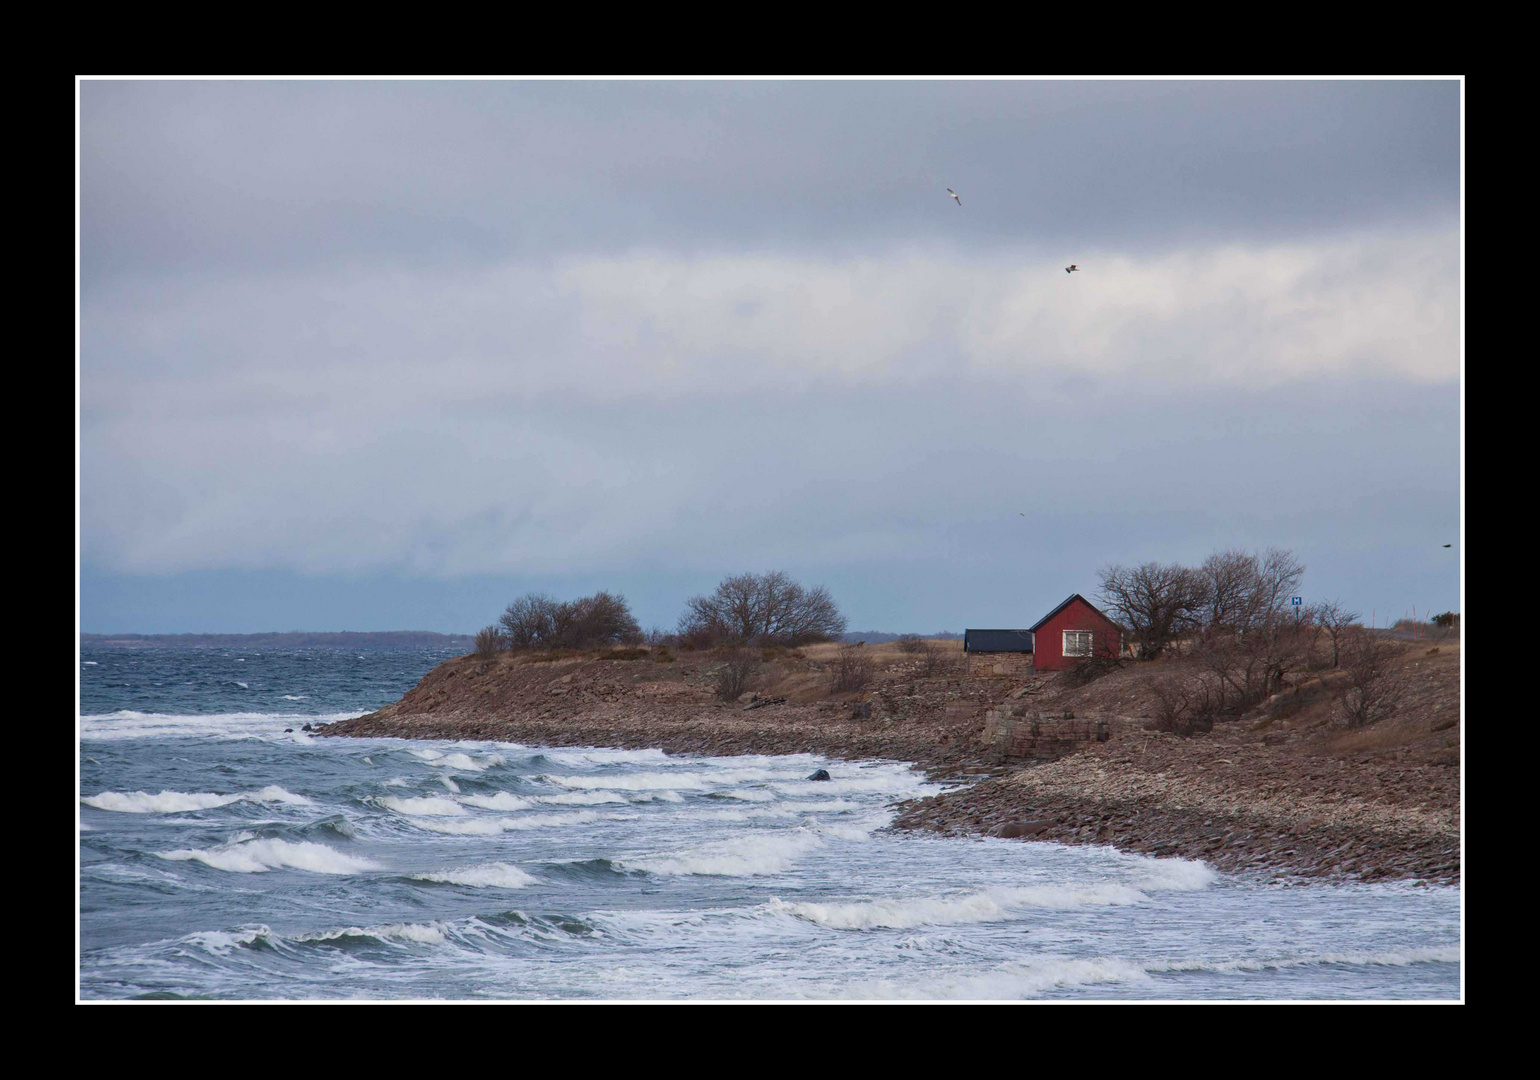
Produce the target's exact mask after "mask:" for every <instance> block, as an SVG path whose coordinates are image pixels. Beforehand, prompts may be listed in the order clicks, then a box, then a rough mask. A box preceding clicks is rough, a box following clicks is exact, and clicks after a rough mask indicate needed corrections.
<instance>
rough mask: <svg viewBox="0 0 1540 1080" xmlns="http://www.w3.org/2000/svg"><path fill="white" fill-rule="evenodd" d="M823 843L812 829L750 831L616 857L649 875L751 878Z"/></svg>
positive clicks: (784, 866)
mask: <svg viewBox="0 0 1540 1080" xmlns="http://www.w3.org/2000/svg"><path fill="white" fill-rule="evenodd" d="M822 846H823V839H822V837H820V836H818V835H817V834H816V833H811V832H800V831H799V832H794V833H789V834H779V835H777V834H770V835H760V834H751V835H748V836H737V837H733V838H731V839H729V840H720V841H717V842H715V843H711V844H705V845H702V846H700V847H697V848H689V849H686V850H684V851H680V852H675V853H672V854H658V855H649V856H644V857H642V858H639V859H617V860H616V865H617V866H619V867H621V868H622V869H626V870H644V871H646V872H647V873H649V874H663V875H690V874H700V875H706V876H712V877H752V876H754V875H758V874H778V873H781V872H782V871H784V870H787V869H789V868H790V867H791V866H792V865H793V864H794V863H796V861H797V860H798V859H800V858H801V857H802V856H803V855H806V854H807V853H808V852H810V851H812V850H814V849H815V848H819V847H822Z"/></svg>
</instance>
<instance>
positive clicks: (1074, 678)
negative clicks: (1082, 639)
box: [1064, 653, 1123, 687]
mask: <svg viewBox="0 0 1540 1080" xmlns="http://www.w3.org/2000/svg"><path fill="white" fill-rule="evenodd" d="M1122 666H1123V661H1122V660H1121V659H1120V658H1119V657H1117V656H1109V655H1107V654H1105V653H1096V654H1094V655H1091V656H1088V657H1086V658H1085V659H1083V660H1080V661H1077V662H1076V663H1075V665H1074V666H1073V667H1069V668H1066V669H1065V670H1064V681H1065V682H1066V683H1067V684H1068V685H1070V686H1077V687H1078V686H1086V685H1088V684H1090V683H1093V682H1095V681H1096V680H1097V679H1099V678H1101V677H1102V676H1103V675H1109V674H1111V673H1112V672H1114V671H1116V670H1117V669H1118V668H1120V667H1122Z"/></svg>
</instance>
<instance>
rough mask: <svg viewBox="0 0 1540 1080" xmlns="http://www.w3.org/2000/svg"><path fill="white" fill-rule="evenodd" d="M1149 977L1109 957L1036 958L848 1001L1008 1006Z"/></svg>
mask: <svg viewBox="0 0 1540 1080" xmlns="http://www.w3.org/2000/svg"><path fill="white" fill-rule="evenodd" d="M1150 981H1151V980H1150V976H1149V975H1148V974H1147V973H1146V972H1145V971H1144V969H1143V968H1141V967H1140V966H1138V965H1137V964H1132V963H1129V962H1128V961H1126V960H1120V959H1116V958H1113V957H1102V956H1098V957H1091V958H1088V959H1071V958H1068V957H1053V956H1044V957H1035V958H1033V959H1032V960H1026V961H1013V962H1011V963H1006V964H1001V965H1000V966H999V967H998V968H996V969H995V970H994V971H989V972H984V973H981V974H978V975H952V976H943V977H941V978H939V979H933V980H927V981H926V982H923V983H918V984H910V985H900V984H896V983H893V982H891V981H883V982H878V983H874V984H870V985H868V986H864V987H855V988H852V990H851V991H850V993H851V995H852V996H860V997H875V998H958V999H962V1000H968V1001H1012V1000H1017V999H1020V998H1030V997H1040V996H1041V995H1043V994H1045V993H1048V992H1049V991H1051V990H1056V989H1059V988H1062V987H1078V986H1096V985H1101V984H1117V983H1124V984H1128V983H1132V984H1140V983H1148V982H1150Z"/></svg>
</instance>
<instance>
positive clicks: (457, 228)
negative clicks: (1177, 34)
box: [80, 82, 1460, 629]
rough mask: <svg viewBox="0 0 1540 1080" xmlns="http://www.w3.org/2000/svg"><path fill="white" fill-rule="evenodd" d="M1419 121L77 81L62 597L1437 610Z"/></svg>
mask: <svg viewBox="0 0 1540 1080" xmlns="http://www.w3.org/2000/svg"><path fill="white" fill-rule="evenodd" d="M1458 103H1459V97H1458V84H1454V83H1448V82H1442V83H1405V82H1399V83H1398V82H1368V83H1344V82H1326V83H1310V82H1289V83H1264V82H1244V83H1235V84H1219V83H1176V82H1161V83H1121V82H1088V83H934V82H932V83H865V82H850V83H835V84H830V83H773V84H763V83H728V84H717V83H689V84H674V83H623V84H615V83H611V84H589V83H496V84H483V83H385V84H376V83H356V82H338V83H324V84H314V83H257V82H242V83H192V82H183V83H153V82H138V83H108V82H87V83H85V84H83V85H82V89H81V139H82V146H81V153H82V166H81V229H82V240H81V259H82V268H83V269H82V280H83V285H82V293H81V340H82V345H81V360H80V370H81V442H80V451H81V550H82V562H83V565H84V566H85V567H86V568H87V569H88V571H89V575H88V578H89V580H90V581H91V582H92V583H93V585H92V589H93V590H94V595H96V596H98V597H99V598H102V599H89V598H86V597H84V596H83V607H82V618H83V619H85V617H86V615H87V614H88V613H89V614H90V615H91V617H93V618H96V619H99V620H102V623H101V624H102V625H104V626H105V625H107V624H109V623H111V624H112V625H113V626H114V628H116V629H133V628H148V627H147V626H140V627H135V626H133V625H132V615H133V611H134V610H136V607H137V609H138V610H144V611H148V610H149V608H147V607H146V606H145V605H146V604H147V603H148V601H147V600H146V597H148V596H150V595H152V594H153V593H154V588H153V587H152V586H148V585H146V586H144V587H143V588H140V587H139V586H136V585H133V584H132V583H133V582H135V581H154V580H161V581H165V582H175V581H184V582H191V581H198V582H213V583H214V584H212V585H209V586H208V587H207V588H204V587H203V586H201V585H200V586H199V587H198V588H197V589H194V588H192V587H191V586H190V585H189V586H187V587H186V588H184V589H181V590H180V591H178V590H172V591H173V592H175V593H176V595H178V596H180V597H183V599H182V600H181V601H179V602H180V603H183V604H185V605H186V607H187V610H188V611H189V612H197V613H199V617H200V618H214V617H216V616H211V615H209V614H208V613H209V612H210V611H211V610H217V608H218V605H219V603H221V602H222V601H221V600H220V599H219V598H220V597H221V596H222V597H223V602H225V603H228V604H231V605H235V606H239V604H238V603H237V600H238V598H239V596H241V595H245V594H242V592H241V590H243V589H255V590H257V591H261V589H266V588H270V587H272V586H271V581H273V580H278V579H273V578H272V577H271V575H274V574H276V575H279V576H280V578H281V579H282V575H291V576H293V575H298V577H297V578H295V580H299V579H305V580H313V581H316V582H323V583H329V584H327V585H326V586H325V587H324V588H322V587H317V588H315V589H313V590H310V592H309V595H313V596H322V595H325V596H330V597H333V598H342V597H349V596H351V597H352V599H351V600H346V599H337V600H336V602H337V603H348V604H353V605H354V607H353V608H352V609H351V610H354V611H355V612H358V613H359V618H361V619H370V618H387V616H386V615H384V614H380V612H382V611H388V610H389V609H382V608H380V607H379V606H378V603H377V602H376V601H374V600H369V601H364V600H361V599H360V596H361V594H360V593H358V592H356V591H355V592H349V589H348V587H345V586H344V585H343V584H341V583H344V582H346V581H369V582H374V583H375V585H373V586H371V588H373V589H374V590H375V591H376V592H377V591H378V589H380V588H388V587H390V586H389V584H388V583H390V582H395V583H396V584H397V585H398V586H400V588H401V589H402V595H403V596H407V595H411V596H414V597H417V598H418V599H417V600H414V601H413V603H414V604H417V605H418V607H417V608H413V609H412V610H422V611H426V610H428V608H425V607H423V606H422V605H423V604H424V603H426V601H423V600H421V598H422V597H423V596H426V595H428V594H427V593H424V592H423V591H422V589H421V588H420V587H419V586H418V585H416V584H411V583H413V582H421V581H433V582H438V583H439V585H438V586H437V587H439V588H440V589H442V590H444V591H445V593H446V595H448V594H452V595H455V596H457V597H461V598H463V599H462V600H457V601H456V603H457V604H459V605H460V606H459V607H456V608H455V610H456V611H458V612H460V613H461V614H460V615H458V616H456V617H458V618H461V619H463V620H464V621H463V622H461V623H460V624H459V625H458V626H454V625H449V626H444V625H442V624H440V628H444V629H456V628H458V629H464V628H467V627H470V626H473V625H479V624H480V623H481V622H484V621H486V620H487V619H488V618H490V617H491V615H493V614H495V611H496V609H497V608H498V607H500V602H499V603H494V604H493V605H492V608H491V610H490V611H487V612H483V611H481V609H480V608H477V607H476V606H475V605H476V604H477V603H480V601H479V600H472V599H470V598H469V597H470V596H471V594H470V593H467V592H465V591H464V589H463V587H462V586H463V583H464V582H468V581H478V582H480V581H488V580H495V581H497V582H500V583H503V584H504V585H505V586H506V587H507V588H515V587H520V586H523V585H525V584H530V583H537V584H541V585H542V586H550V587H553V588H555V587H560V586H563V585H566V586H570V587H573V588H578V587H590V586H591V587H601V586H605V587H607V586H618V587H622V588H624V589H626V590H627V591H629V592H630V593H631V594H633V595H634V596H639V597H643V598H644V600H643V603H644V605H645V609H646V610H645V611H644V616H645V617H644V621H658V622H665V623H667V622H672V618H673V614H674V613H673V612H671V611H670V610H669V607H670V604H671V603H673V602H674V601H670V600H669V599H668V598H667V597H668V596H669V595H671V590H676V589H679V588H683V587H686V586H688V587H691V588H695V587H697V586H696V585H695V584H692V583H696V582H700V583H701V585H700V586H699V587H704V585H705V584H709V581H710V580H712V579H713V575H717V574H720V573H723V572H729V571H733V570H741V569H748V568H767V567H770V566H785V567H788V568H790V569H793V570H797V571H799V572H803V573H806V574H809V575H816V576H819V577H820V578H821V579H823V580H827V581H828V582H829V583H830V584H831V585H833V586H838V587H839V588H842V589H844V590H845V597H844V599H845V602H846V606H847V608H849V609H851V612H852V615H853V617H854V618H855V619H856V621H857V622H860V623H863V624H881V625H890V626H894V627H899V628H934V627H935V626H940V625H961V624H962V623H963V622H966V621H974V615H975V613H976V614H977V615H978V617H979V618H983V617H984V615H985V614H986V612H992V611H993V609H992V608H991V607H990V605H992V604H996V605H1005V609H1004V610H1002V611H1000V612H998V613H991V614H989V618H987V619H984V621H991V620H992V621H1005V622H1010V621H1013V620H1012V619H1011V618H1009V617H1008V615H1009V612H1010V611H1013V610H1016V609H1017V608H1016V606H1015V605H1017V604H1018V603H1028V602H1029V601H1035V598H1036V597H1038V596H1039V594H1042V595H1043V596H1045V597H1047V599H1046V600H1045V601H1044V602H1045V603H1051V602H1053V601H1056V600H1057V599H1060V598H1062V595H1063V593H1065V592H1068V591H1071V590H1072V589H1074V590H1081V591H1084V590H1086V589H1088V588H1090V587H1091V586H1092V585H1093V584H1094V579H1093V577H1092V575H1093V574H1094V570H1095V567H1096V566H1097V565H1100V563H1101V562H1105V561H1108V560H1111V559H1134V558H1163V559H1165V558H1201V557H1202V555H1203V554H1205V553H1206V552H1207V550H1209V549H1211V548H1212V547H1214V546H1218V545H1221V544H1229V543H1241V544H1252V545H1262V544H1268V543H1286V544H1290V545H1293V546H1295V547H1296V548H1297V549H1299V550H1300V551H1301V552H1302V553H1303V554H1304V556H1305V558H1306V561H1307V562H1311V563H1312V567H1313V570H1312V573H1319V574H1320V575H1321V576H1320V577H1319V578H1317V579H1315V580H1316V585H1315V586H1313V587H1319V588H1321V589H1325V590H1328V591H1330V592H1332V593H1334V594H1336V593H1346V594H1347V595H1348V596H1349V598H1350V599H1353V598H1354V596H1355V595H1356V594H1355V593H1354V591H1353V590H1359V591H1361V592H1362V593H1363V595H1365V596H1380V595H1381V594H1384V595H1385V596H1386V602H1387V603H1390V602H1394V597H1392V596H1390V595H1389V594H1390V593H1391V592H1392V591H1393V590H1394V589H1395V588H1397V587H1400V588H1404V589H1405V590H1407V591H1409V592H1415V593H1419V594H1420V595H1421V599H1418V601H1417V602H1419V604H1425V603H1430V602H1437V603H1440V604H1442V605H1443V606H1453V605H1454V604H1455V603H1457V600H1458V578H1457V576H1455V575H1454V574H1453V572H1452V568H1451V565H1450V564H1449V563H1448V560H1445V561H1444V562H1438V563H1427V562H1426V561H1425V559H1424V556H1423V552H1424V548H1425V547H1426V546H1427V545H1429V544H1432V543H1442V542H1448V541H1449V540H1450V539H1451V538H1452V537H1451V536H1450V534H1451V533H1452V532H1453V531H1454V530H1455V529H1456V528H1457V527H1458V515H1459V504H1458V499H1459V490H1460V488H1459V468H1458V451H1459V435H1458V417H1459V413H1458V382H1459V378H1460V371H1459V336H1458V326H1459V306H1458V281H1459V278H1458V271H1459V263H1458V259H1459V254H1458V251H1459V249H1458V232H1457V227H1458V219H1457V211H1458V186H1457V185H1458V138H1459V130H1458ZM947 185H950V186H953V187H956V188H957V189H958V190H959V191H960V192H962V193H963V199H964V205H963V207H961V208H958V207H956V206H954V205H953V204H951V203H950V202H949V201H947V200H946V198H945V194H944V187H945V186H947ZM1072 260H1073V261H1076V262H1078V263H1079V264H1080V265H1081V266H1082V267H1084V272H1083V273H1081V274H1076V275H1073V276H1071V275H1066V274H1064V273H1063V272H1062V269H1061V267H1062V266H1063V265H1064V264H1065V263H1066V262H1068V261H1072ZM1023 514H1025V515H1026V516H1025V517H1024V516H1022V515H1023ZM1424 534H1427V535H1424ZM1403 546H1404V550H1403ZM1445 554H1447V553H1445ZM1396 573H1401V574H1402V575H1403V579H1404V580H1403V582H1402V584H1401V585H1400V586H1396V585H1395V583H1394V582H1395V578H1394V574H1396ZM146 575H148V576H146ZM189 575H190V576H189ZM211 575H212V576H211ZM221 575H224V576H223V577H222V576H221ZM232 575H233V576H232ZM263 575H267V577H264V576H263ZM282 580H288V579H282ZM257 581H265V582H268V583H269V584H268V585H262V586H257V585H250V584H249V583H250V582H257ZM220 582H223V583H224V584H223V585H220V584H219V583H220ZM242 582H246V583H248V584H241V583H242ZM382 582H383V583H386V584H383V585H382V584H380V583H382ZM991 582H994V583H995V586H998V587H995V586H991V584H990V583H991ZM456 583H461V584H456ZM284 588H285V589H287V588H288V586H284ZM221 590H224V591H223V593H222V592H221ZM1375 590H1379V591H1378V592H1376V591H1375ZM292 594H293V595H294V596H295V597H296V598H303V597H304V596H305V595H307V592H306V589H304V588H300V587H297V586H296V587H294V588H293V589H292ZM1433 594H1437V595H1438V597H1439V598H1438V599H1436V600H1435V598H1434V595H1433ZM285 595H288V593H286V594H285ZM195 597H201V599H198V598H195ZM105 598H115V599H110V600H109V599H105ZM248 599H249V597H248ZM1413 599H1417V598H1415V597H1414V598H1413ZM241 602H244V601H241ZM296 602H297V603H298V602H300V600H298V599H297V600H296ZM501 602H506V598H503V600H502V601H501ZM1355 602H1359V603H1361V604H1362V605H1363V606H1365V607H1368V606H1370V603H1371V601H1369V600H1358V601H1355ZM1407 602H1408V603H1410V602H1411V600H1410V599H1409V600H1407ZM114 605H116V606H114ZM371 605H372V606H371ZM430 606H431V605H430ZM156 610H157V611H159V610H160V609H159V608H157V609H156ZM231 610H233V607H232V609H231ZM253 610H257V609H253ZM260 610H267V609H266V608H260ZM432 610H433V611H434V612H435V613H436V614H435V615H434V618H448V616H445V615H444V613H443V610H442V609H441V608H433V609H432ZM365 612H369V614H367V615H366V614H363V613H365ZM156 617H157V618H160V617H164V618H166V619H168V620H170V621H171V622H173V623H174V622H175V618H176V616H175V613H174V611H166V612H163V613H162V614H159V615H157V616H156ZM190 617H191V615H189V618H190ZM230 618H231V619H234V618H235V617H234V616H233V615H231V616H230ZM123 619H129V620H130V621H129V622H128V623H124V622H123V621H122V620H123ZM114 620H117V621H116V622H114ZM389 620H390V621H391V623H392V624H394V625H407V624H411V623H412V622H413V617H412V615H411V611H409V610H403V611H399V612H397V613H396V614H395V615H392V616H389ZM305 621H306V620H304V619H300V620H299V622H305ZM299 622H296V623H295V625H298V624H299ZM308 622H309V624H310V625H315V626H335V625H337V624H336V623H335V622H334V621H332V620H330V619H328V618H322V617H321V615H320V613H317V614H314V615H312V616H311V617H310V618H309V619H308ZM975 624H976V621H975ZM226 625H230V623H229V622H227V624H226ZM355 625H361V624H355ZM417 625H424V623H423V622H421V621H419V622H418V623H417ZM200 627H201V628H204V629H219V628H221V627H219V626H216V625H210V624H208V623H207V622H204V623H202V624H200ZM253 628H256V627H253ZM284 628H289V627H287V626H285V627H284Z"/></svg>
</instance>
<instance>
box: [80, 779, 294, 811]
mask: <svg viewBox="0 0 1540 1080" xmlns="http://www.w3.org/2000/svg"><path fill="white" fill-rule="evenodd" d="M80 801H81V802H83V803H85V804H86V805H87V806H94V807H96V808H97V809H98V810H112V811H115V812H117V813H121V814H182V813H186V812H188V811H190V810H211V809H213V808H214V807H216V806H228V805H230V804H231V803H237V802H260V803H287V804H289V805H291V806H310V805H312V804H311V802H310V800H309V799H307V798H305V797H304V796H303V795H295V794H294V793H293V792H291V791H285V790H284V789H283V788H281V787H279V786H278V785H276V784H270V785H268V786H267V787H265V788H263V789H262V790H261V791H246V792H241V793H239V794H236V795H216V794H214V793H213V792H193V793H188V792H182V791H162V792H161V793H160V794H159V795H151V794H150V793H149V792H146V791H130V792H122V791H104V792H102V793H101V794H100V795H89V796H86V797H84V798H82V799H81V800H80Z"/></svg>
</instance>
